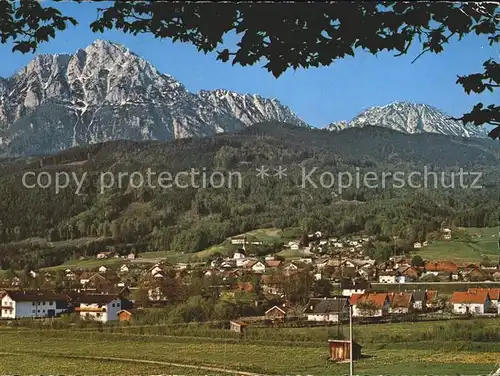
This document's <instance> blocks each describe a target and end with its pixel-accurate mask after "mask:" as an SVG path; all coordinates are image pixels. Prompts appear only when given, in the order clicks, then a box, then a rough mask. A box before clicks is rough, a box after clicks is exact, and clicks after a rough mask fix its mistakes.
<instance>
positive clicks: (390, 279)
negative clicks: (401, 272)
mask: <svg viewBox="0 0 500 376" xmlns="http://www.w3.org/2000/svg"><path fill="white" fill-rule="evenodd" d="M378 281H379V282H380V283H396V276H394V275H381V276H379V277H378Z"/></svg>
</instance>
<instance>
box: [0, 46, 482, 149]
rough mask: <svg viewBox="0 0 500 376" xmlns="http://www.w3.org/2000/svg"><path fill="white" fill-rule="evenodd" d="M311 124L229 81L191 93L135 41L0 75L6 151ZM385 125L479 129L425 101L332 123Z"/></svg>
mask: <svg viewBox="0 0 500 376" xmlns="http://www.w3.org/2000/svg"><path fill="white" fill-rule="evenodd" d="M273 121H278V122H285V123H291V124H295V125H298V126H303V127H311V126H310V125H309V124H307V123H306V122H305V121H304V120H302V119H301V118H300V117H299V116H297V114H296V113H295V112H294V111H293V110H292V109H291V108H289V107H288V106H285V105H283V104H281V102H280V101H279V100H278V99H276V98H265V97H263V96H260V95H258V94H240V93H236V92H233V91H230V90H226V89H215V90H200V91H198V92H197V93H193V92H190V91H188V90H187V89H186V87H185V86H184V85H183V84H182V83H181V82H180V81H178V80H176V79H175V78H174V77H173V76H171V75H169V74H167V73H161V72H160V71H159V70H158V69H157V68H156V67H155V66H153V65H152V64H151V63H150V62H148V61H146V60H145V59H143V58H142V57H140V56H139V55H137V54H135V53H134V52H132V51H131V50H130V49H129V48H127V47H125V46H123V45H120V44H117V43H114V42H109V41H105V40H101V39H98V40H96V41H94V42H93V43H92V44H91V45H89V46H87V47H86V48H80V49H78V50H77V51H76V52H75V53H73V54H67V53H64V54H55V55H51V54H40V55H38V56H36V57H35V58H34V59H33V60H31V61H30V62H29V63H28V64H27V65H26V66H25V67H23V68H21V69H20V70H19V71H17V72H16V73H15V74H14V75H12V76H11V77H8V78H0V156H29V155H41V154H51V153H55V152H58V151H61V150H64V149H67V148H70V147H73V146H77V145H87V144H94V143H97V142H105V141H110V140H117V139H130V140H135V141H146V140H167V141H168V140H172V139H179V138H188V137H207V136H213V135H215V134H217V133H224V132H237V131H240V130H242V129H244V128H246V127H248V126H250V125H252V124H256V123H262V122H273ZM366 125H375V126H382V127H386V128H391V129H394V130H396V131H400V132H403V133H426V132H430V133H441V134H447V135H458V136H464V137H483V136H485V135H486V132H484V131H483V130H482V129H478V128H476V127H473V126H468V127H463V126H462V125H461V123H459V122H455V121H452V120H450V119H449V116H447V115H446V114H444V112H442V111H441V110H439V109H437V108H435V107H433V106H429V105H426V104H415V103H410V102H393V103H391V104H388V105H386V106H381V107H372V108H370V109H368V110H366V111H364V112H362V113H360V114H359V115H357V116H356V117H355V118H354V119H353V120H351V121H349V122H336V123H331V124H330V125H328V126H327V127H326V129H328V130H332V131H339V130H342V129H345V128H352V127H365V126H366Z"/></svg>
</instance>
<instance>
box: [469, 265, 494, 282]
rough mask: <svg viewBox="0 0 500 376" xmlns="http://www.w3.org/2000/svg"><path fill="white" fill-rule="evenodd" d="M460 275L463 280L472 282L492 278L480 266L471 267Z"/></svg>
mask: <svg viewBox="0 0 500 376" xmlns="http://www.w3.org/2000/svg"><path fill="white" fill-rule="evenodd" d="M462 277H463V280H464V281H473V282H478V281H488V280H490V279H492V278H493V277H492V276H491V274H490V273H489V272H488V271H487V270H484V269H481V268H473V269H470V270H468V271H466V272H463V273H462Z"/></svg>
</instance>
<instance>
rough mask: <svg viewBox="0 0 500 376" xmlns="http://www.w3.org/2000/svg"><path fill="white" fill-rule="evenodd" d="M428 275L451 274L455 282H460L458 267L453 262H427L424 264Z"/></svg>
mask: <svg viewBox="0 0 500 376" xmlns="http://www.w3.org/2000/svg"><path fill="white" fill-rule="evenodd" d="M424 269H425V272H426V274H429V273H431V274H434V275H435V276H438V275H439V274H440V273H447V274H450V275H451V277H452V279H453V280H458V277H459V274H458V266H457V264H455V263H454V262H452V261H427V262H426V263H425V264H424Z"/></svg>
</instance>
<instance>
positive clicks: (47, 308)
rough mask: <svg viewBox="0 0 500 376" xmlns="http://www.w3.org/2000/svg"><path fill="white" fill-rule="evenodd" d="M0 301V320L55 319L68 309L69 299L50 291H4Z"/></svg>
mask: <svg viewBox="0 0 500 376" xmlns="http://www.w3.org/2000/svg"><path fill="white" fill-rule="evenodd" d="M2 295H3V297H2V299H1V300H0V318H2V319H20V318H38V317H55V316H59V315H60V314H61V313H63V312H66V311H67V309H68V301H69V297H68V296H66V295H62V294H56V293H54V292H50V291H43V292H42V291H33V292H28V291H10V290H4V292H3V294H2Z"/></svg>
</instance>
